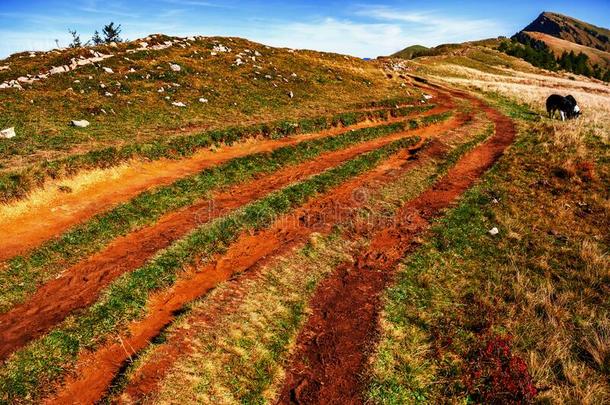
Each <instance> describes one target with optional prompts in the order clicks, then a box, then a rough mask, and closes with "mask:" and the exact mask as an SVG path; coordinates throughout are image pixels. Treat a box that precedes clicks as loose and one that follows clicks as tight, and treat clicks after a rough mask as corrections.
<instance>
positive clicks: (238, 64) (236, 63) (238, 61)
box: [235, 58, 245, 66]
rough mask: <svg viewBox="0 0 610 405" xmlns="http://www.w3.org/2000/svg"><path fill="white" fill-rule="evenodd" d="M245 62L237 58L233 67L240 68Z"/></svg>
mask: <svg viewBox="0 0 610 405" xmlns="http://www.w3.org/2000/svg"><path fill="white" fill-rule="evenodd" d="M244 63H245V62H244V61H243V60H241V58H237V59H236V60H235V66H241V65H243V64H244Z"/></svg>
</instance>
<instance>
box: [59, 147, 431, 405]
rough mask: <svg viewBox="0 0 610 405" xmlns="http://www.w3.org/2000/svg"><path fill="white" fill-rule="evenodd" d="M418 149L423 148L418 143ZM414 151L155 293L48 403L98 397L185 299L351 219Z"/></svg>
mask: <svg viewBox="0 0 610 405" xmlns="http://www.w3.org/2000/svg"><path fill="white" fill-rule="evenodd" d="M414 149H416V150H418V149H419V147H416V148H414ZM412 153H413V152H410V151H409V150H404V151H401V152H399V153H398V154H396V155H394V156H393V157H392V158H390V159H389V160H388V161H386V162H384V163H382V164H381V165H380V166H378V167H377V168H375V169H373V170H372V171H369V172H367V173H364V174H363V175H360V176H358V177H356V178H354V179H352V180H350V181H348V182H347V183H344V184H343V185H341V186H339V187H337V188H335V189H333V190H330V191H329V192H327V193H325V194H324V195H323V196H321V197H319V198H316V199H315V200H314V201H312V202H310V203H307V204H305V205H304V206H303V207H301V208H299V209H297V210H296V211H295V212H293V213H291V214H288V215H286V216H283V217H280V218H279V219H278V220H277V221H276V222H274V224H273V225H272V226H271V228H268V229H266V230H262V231H260V232H257V233H254V234H250V233H244V234H242V235H241V236H240V237H239V238H238V240H237V241H236V242H235V243H233V244H232V245H231V246H230V247H229V249H228V251H227V252H226V253H225V254H224V255H220V256H218V257H216V258H215V259H214V260H212V261H211V262H210V263H208V264H205V265H203V267H202V268H194V269H192V270H191V271H189V272H187V275H185V276H183V277H181V279H180V280H179V281H178V282H177V283H176V284H175V285H174V286H173V287H171V288H170V289H168V290H167V291H162V292H159V293H158V294H157V295H156V296H154V297H153V298H152V299H151V301H150V304H149V305H148V308H149V311H148V315H147V316H146V317H145V318H143V319H142V320H140V321H136V322H133V323H132V324H131V325H130V327H129V328H128V331H129V332H128V333H127V334H126V336H123V337H122V338H121V340H120V342H115V341H111V342H109V343H108V345H106V346H104V347H102V348H101V349H99V350H97V351H95V352H93V353H85V354H84V355H83V356H82V357H81V358H80V359H79V362H78V365H77V367H76V374H75V377H74V378H72V379H69V380H68V381H67V383H66V384H65V386H64V387H63V388H62V389H61V390H60V392H59V393H58V395H57V396H56V397H54V398H50V399H49V400H48V403H91V402H95V401H97V400H99V399H100V398H101V396H102V395H103V394H104V392H105V391H106V390H107V388H108V386H109V384H110V383H111V382H112V379H113V378H114V376H115V375H116V373H117V372H118V371H119V370H120V368H121V366H122V365H123V364H124V363H125V361H127V360H128V359H129V358H130V357H131V356H133V355H135V354H137V353H138V352H139V351H140V350H142V349H143V348H144V347H146V346H147V345H148V343H149V342H150V339H152V338H154V337H155V336H156V335H157V334H158V333H159V332H160V331H161V330H163V328H165V327H166V326H167V325H169V324H170V323H171V322H172V321H173V320H174V317H175V313H176V312H177V311H178V310H180V309H181V308H182V307H183V306H184V305H185V304H187V303H189V302H191V301H193V300H194V299H196V298H198V297H200V296H202V295H204V294H205V293H206V292H208V291H209V290H211V289H212V288H214V287H215V286H216V285H218V284H219V283H221V282H223V281H226V280H228V279H230V278H231V277H233V276H234V275H236V274H238V273H241V272H244V271H246V270H248V269H250V268H251V267H253V266H256V265H260V264H261V261H264V260H265V259H266V258H268V257H269V256H271V255H277V254H280V253H282V252H285V251H287V250H288V249H290V248H292V247H293V246H295V245H296V244H298V243H302V242H304V241H305V240H306V239H307V237H308V236H309V235H310V234H311V233H312V232H314V231H316V232H322V233H324V232H328V231H330V229H331V228H332V226H333V225H334V224H336V223H338V222H340V221H345V220H347V219H349V218H350V216H352V215H353V214H354V213H355V208H357V207H356V206H355V205H354V202H353V200H352V198H353V196H352V193H353V191H354V190H355V189H357V188H359V187H363V186H366V187H368V188H371V189H375V188H378V187H380V186H381V185H382V184H385V183H387V182H388V181H391V180H392V179H393V178H396V177H397V176H399V175H400V174H401V173H403V172H404V171H406V170H408V169H409V168H410V167H412V166H413V165H415V164H417V161H414V160H411V159H409V157H410V156H411V155H412ZM126 347H127V348H129V350H128V351H126V350H125V348H126Z"/></svg>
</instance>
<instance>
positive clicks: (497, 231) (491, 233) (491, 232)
mask: <svg viewBox="0 0 610 405" xmlns="http://www.w3.org/2000/svg"><path fill="white" fill-rule="evenodd" d="M488 232H489V234H490V235H491V236H496V235H497V234H499V233H500V231H499V230H498V228H496V227H495V226H494V227H493V228H491V229H490V230H489V231H488Z"/></svg>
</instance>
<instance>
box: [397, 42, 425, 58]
mask: <svg viewBox="0 0 610 405" xmlns="http://www.w3.org/2000/svg"><path fill="white" fill-rule="evenodd" d="M429 50H430V48H428V47H427V46H423V45H411V46H408V47H406V48H405V49H403V50H401V51H398V52H396V53H393V54H392V55H390V56H391V57H392V58H402V59H413V58H416V57H418V56H423V55H426V54H427V53H428V51H429Z"/></svg>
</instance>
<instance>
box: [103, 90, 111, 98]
mask: <svg viewBox="0 0 610 405" xmlns="http://www.w3.org/2000/svg"><path fill="white" fill-rule="evenodd" d="M104 95H105V96H106V97H112V93H111V92H109V91H107V92H106V93H104Z"/></svg>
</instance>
